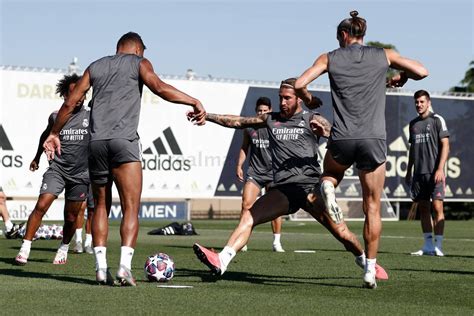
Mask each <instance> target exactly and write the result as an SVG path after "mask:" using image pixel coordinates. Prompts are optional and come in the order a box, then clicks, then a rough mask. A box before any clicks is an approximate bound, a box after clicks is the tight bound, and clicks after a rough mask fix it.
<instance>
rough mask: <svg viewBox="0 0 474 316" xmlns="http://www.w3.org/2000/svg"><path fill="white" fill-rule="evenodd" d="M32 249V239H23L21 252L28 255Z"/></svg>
mask: <svg viewBox="0 0 474 316" xmlns="http://www.w3.org/2000/svg"><path fill="white" fill-rule="evenodd" d="M30 250H31V240H26V239H23V243H22V244H21V249H20V252H22V253H23V254H26V255H27V256H29V255H30Z"/></svg>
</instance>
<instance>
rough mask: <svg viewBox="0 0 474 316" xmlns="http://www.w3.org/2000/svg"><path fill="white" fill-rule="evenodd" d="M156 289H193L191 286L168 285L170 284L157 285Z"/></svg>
mask: <svg viewBox="0 0 474 316" xmlns="http://www.w3.org/2000/svg"><path fill="white" fill-rule="evenodd" d="M156 287H159V288H166V289H192V288H193V286H192V285H170V284H169V285H166V284H163V285H157V286H156Z"/></svg>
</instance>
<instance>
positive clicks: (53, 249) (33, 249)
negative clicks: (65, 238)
mask: <svg viewBox="0 0 474 316" xmlns="http://www.w3.org/2000/svg"><path fill="white" fill-rule="evenodd" d="M10 249H16V250H20V246H12V247H10ZM31 251H33V252H37V251H42V252H54V253H56V251H58V248H31Z"/></svg>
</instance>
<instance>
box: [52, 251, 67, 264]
mask: <svg viewBox="0 0 474 316" xmlns="http://www.w3.org/2000/svg"><path fill="white" fill-rule="evenodd" d="M66 263H67V252H64V251H62V250H59V249H58V251H57V252H56V256H55V257H54V260H53V264H66Z"/></svg>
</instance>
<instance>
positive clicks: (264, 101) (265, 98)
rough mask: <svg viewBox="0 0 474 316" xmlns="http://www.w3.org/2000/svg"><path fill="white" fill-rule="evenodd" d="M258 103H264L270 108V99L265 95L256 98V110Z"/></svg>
mask: <svg viewBox="0 0 474 316" xmlns="http://www.w3.org/2000/svg"><path fill="white" fill-rule="evenodd" d="M260 105H266V106H268V108H269V109H271V108H272V101H271V100H270V99H269V98H267V97H260V98H258V100H257V102H256V103H255V111H257V108H258V107H259V106H260Z"/></svg>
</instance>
